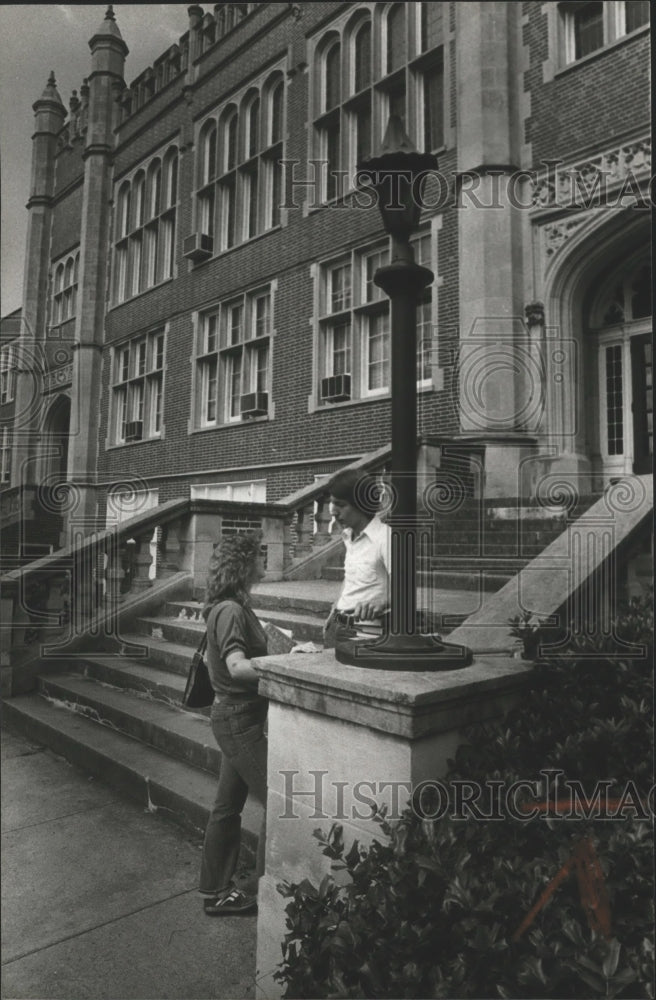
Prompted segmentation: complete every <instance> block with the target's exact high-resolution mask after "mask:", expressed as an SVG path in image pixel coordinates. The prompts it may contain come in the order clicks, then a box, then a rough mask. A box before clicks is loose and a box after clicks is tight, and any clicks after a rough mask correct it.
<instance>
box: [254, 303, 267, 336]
mask: <svg viewBox="0 0 656 1000" xmlns="http://www.w3.org/2000/svg"><path fill="white" fill-rule="evenodd" d="M268 333H269V296H268V295H260V296H258V298H256V299H255V336H256V337H266V336H267V334H268Z"/></svg>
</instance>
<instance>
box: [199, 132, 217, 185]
mask: <svg viewBox="0 0 656 1000" xmlns="http://www.w3.org/2000/svg"><path fill="white" fill-rule="evenodd" d="M216 148H217V146H216V122H215V121H214V120H211V121H209V122H206V124H205V125H204V126H203V131H202V132H201V136H200V182H201V184H208V183H209V182H210V181H213V180H215V178H216Z"/></svg>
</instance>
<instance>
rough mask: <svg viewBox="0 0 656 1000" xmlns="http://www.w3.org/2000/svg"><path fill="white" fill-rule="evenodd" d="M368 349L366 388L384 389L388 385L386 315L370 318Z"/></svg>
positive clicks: (387, 331)
mask: <svg viewBox="0 0 656 1000" xmlns="http://www.w3.org/2000/svg"><path fill="white" fill-rule="evenodd" d="M368 349H369V359H368V364H367V388H368V389H370V390H375V389H385V388H387V386H388V385H389V330H388V317H387V316H386V315H380V316H372V317H371V318H370V320H369V334H368Z"/></svg>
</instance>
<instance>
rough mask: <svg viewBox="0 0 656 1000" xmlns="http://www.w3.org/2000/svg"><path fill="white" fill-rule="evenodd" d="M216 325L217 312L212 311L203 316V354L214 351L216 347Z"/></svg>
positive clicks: (217, 319) (217, 321)
mask: <svg viewBox="0 0 656 1000" xmlns="http://www.w3.org/2000/svg"><path fill="white" fill-rule="evenodd" d="M218 326H219V317H218V313H212V315H211V316H206V317H205V342H204V344H203V352H204V353H205V354H211V353H212V351H216V349H217V347H218V341H217V334H218Z"/></svg>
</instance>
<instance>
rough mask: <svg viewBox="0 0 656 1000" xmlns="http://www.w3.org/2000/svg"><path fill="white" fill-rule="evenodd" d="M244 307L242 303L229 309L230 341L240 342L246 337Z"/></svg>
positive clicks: (232, 342)
mask: <svg viewBox="0 0 656 1000" xmlns="http://www.w3.org/2000/svg"><path fill="white" fill-rule="evenodd" d="M243 326H244V307H243V305H242V304H241V302H240V303H238V304H237V305H233V306H230V307H229V309H228V343H229V344H232V345H234V344H240V343H241V342H242V340H243V339H244V330H243Z"/></svg>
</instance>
